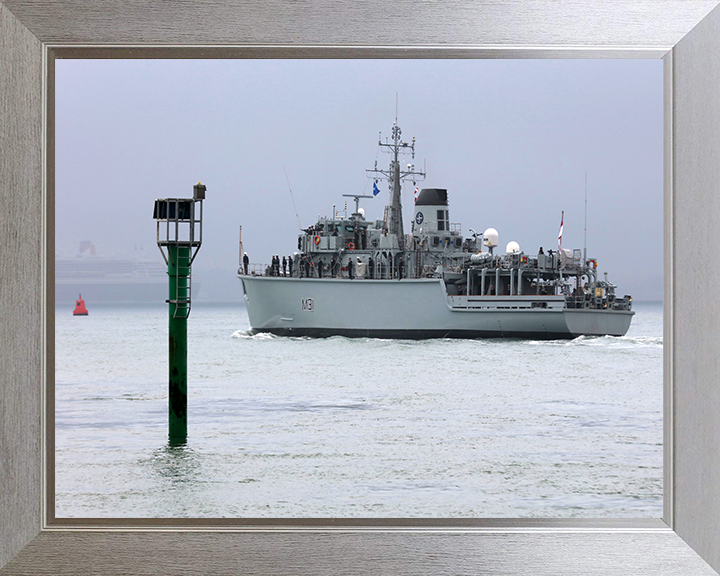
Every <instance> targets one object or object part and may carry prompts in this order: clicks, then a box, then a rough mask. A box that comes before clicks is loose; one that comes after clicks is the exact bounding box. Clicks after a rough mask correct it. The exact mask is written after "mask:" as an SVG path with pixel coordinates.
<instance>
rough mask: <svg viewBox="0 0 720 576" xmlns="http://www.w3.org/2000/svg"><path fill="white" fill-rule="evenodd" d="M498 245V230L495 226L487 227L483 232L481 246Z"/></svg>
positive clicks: (490, 246)
mask: <svg viewBox="0 0 720 576" xmlns="http://www.w3.org/2000/svg"><path fill="white" fill-rule="evenodd" d="M497 245H498V231H497V230H495V228H488V229H487V230H485V233H484V234H483V246H487V247H488V248H495V246H497Z"/></svg>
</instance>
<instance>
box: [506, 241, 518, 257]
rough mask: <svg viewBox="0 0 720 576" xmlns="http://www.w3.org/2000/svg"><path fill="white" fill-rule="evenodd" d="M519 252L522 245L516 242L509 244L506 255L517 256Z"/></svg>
mask: <svg viewBox="0 0 720 576" xmlns="http://www.w3.org/2000/svg"><path fill="white" fill-rule="evenodd" d="M518 252H520V244H518V243H517V242H515V240H513V241H512V242H508V245H507V246H506V247H505V254H517V253H518Z"/></svg>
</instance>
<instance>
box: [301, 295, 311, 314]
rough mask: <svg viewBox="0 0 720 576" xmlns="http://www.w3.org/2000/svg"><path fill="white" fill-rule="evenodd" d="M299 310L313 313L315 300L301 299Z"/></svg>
mask: <svg viewBox="0 0 720 576" xmlns="http://www.w3.org/2000/svg"><path fill="white" fill-rule="evenodd" d="M300 309H301V310H303V311H305V312H314V311H315V299H314V298H301V299H300Z"/></svg>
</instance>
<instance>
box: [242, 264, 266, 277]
mask: <svg viewBox="0 0 720 576" xmlns="http://www.w3.org/2000/svg"><path fill="white" fill-rule="evenodd" d="M269 269H270V265H269V264H256V263H253V262H250V263H249V264H248V276H263V275H264V274H265V272H266V271H267V270H269ZM238 274H240V275H243V276H244V275H245V267H244V266H243V265H242V264H241V265H240V267H239V268H238ZM268 276H269V274H268Z"/></svg>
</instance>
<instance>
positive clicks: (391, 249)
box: [238, 123, 634, 339]
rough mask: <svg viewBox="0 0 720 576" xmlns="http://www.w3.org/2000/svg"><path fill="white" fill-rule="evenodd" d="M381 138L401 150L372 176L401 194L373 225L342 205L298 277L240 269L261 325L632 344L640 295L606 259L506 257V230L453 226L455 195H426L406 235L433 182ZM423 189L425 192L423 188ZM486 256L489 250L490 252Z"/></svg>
mask: <svg viewBox="0 0 720 576" xmlns="http://www.w3.org/2000/svg"><path fill="white" fill-rule="evenodd" d="M401 135H402V132H401V130H400V127H399V126H397V123H395V124H394V125H393V128H392V137H391V138H390V139H389V141H388V140H386V142H382V140H381V141H380V142H379V145H380V147H381V148H382V149H384V150H385V151H387V152H389V153H390V156H391V161H390V166H389V168H388V169H387V170H380V169H378V167H377V162H376V163H375V167H374V168H373V169H372V170H368V175H369V176H370V177H371V178H373V179H374V182H375V184H374V190H375V193H377V192H378V191H379V190H378V188H377V182H378V181H380V180H385V181H387V182H388V183H389V189H390V192H391V195H390V203H389V204H388V205H387V206H386V207H385V212H384V217H383V219H382V220H375V221H369V220H366V219H365V213H364V210H363V209H362V208H360V207H359V203H360V199H361V198H367V197H368V196H363V195H357V194H345V195H344V196H348V197H350V198H354V200H355V211H354V212H353V213H352V214H351V215H350V216H349V217H347V216H345V217H339V216H340V215H339V214H338V213H336V212H335V210H334V209H333V212H334V213H333V214H332V217H330V218H327V217H325V218H319V219H318V221H317V223H315V224H314V225H312V226H310V227H309V228H307V229H304V230H303V231H302V234H300V236H299V237H298V244H297V252H296V253H295V254H294V256H293V257H292V264H291V266H290V270H291V272H286V271H283V270H282V269H281V267H280V265H279V263H278V264H274V265H272V266H269V267H267V268H265V269H264V270H263V271H262V273H261V274H257V273H250V274H245V273H244V269H243V268H241V269H240V270H239V271H238V277H239V278H240V280H241V282H242V287H243V292H244V297H245V301H246V303H247V310H248V317H249V319H250V325H251V329H252V330H253V331H255V332H270V333H273V334H277V335H285V336H317V337H326V336H335V335H342V336H351V337H380V338H413V339H419V338H445V337H453V338H530V339H560V338H575V337H577V336H582V335H590V336H604V335H611V336H623V335H625V334H626V333H627V331H628V328H629V327H630V322H631V320H632V317H633V315H634V312H633V311H632V297H631V296H628V295H625V296H622V297H620V296H617V295H616V294H615V288H616V286H615V285H614V284H612V283H611V282H609V281H608V280H607V274H605V279H600V278H599V276H598V269H597V260H596V259H586V258H584V256H583V253H582V251H581V250H579V249H576V250H568V249H558V250H557V251H553V250H548V251H547V253H544V252H542V249H541V251H540V253H538V254H536V255H529V254H525V253H524V252H522V251H521V250H520V247H519V246H518V245H517V243H516V242H510V243H509V244H508V245H507V248H506V253H505V254H496V253H495V251H494V249H495V248H497V245H498V233H497V231H496V230H494V229H493V228H488V229H487V230H486V231H485V232H484V233H483V234H478V233H476V232H475V231H474V230H473V229H472V228H471V229H470V232H471V235H470V236H469V237H463V235H462V232H461V227H460V225H459V224H454V223H453V224H451V223H450V216H449V208H448V194H447V190H445V189H441V188H424V189H422V190H421V191H420V193H419V195H418V196H417V199H416V201H415V205H414V217H413V222H412V229H411V231H410V233H409V234H405V233H404V230H403V219H402V202H401V186H402V183H403V182H404V181H411V182H412V183H413V186H415V184H416V183H417V181H418V180H420V179H422V178H424V176H425V174H424V173H423V172H419V171H416V170H415V167H414V165H413V163H412V162H411V163H410V164H406V165H404V166H402V167H401V163H400V160H401V157H405V156H407V155H408V154H409V155H410V156H411V158H412V160H414V157H415V139H414V138H413V140H412V142H410V143H408V142H405V141H403V140H402V138H401ZM416 190H417V189H416ZM483 248H486V249H487V250H486V251H483Z"/></svg>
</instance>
